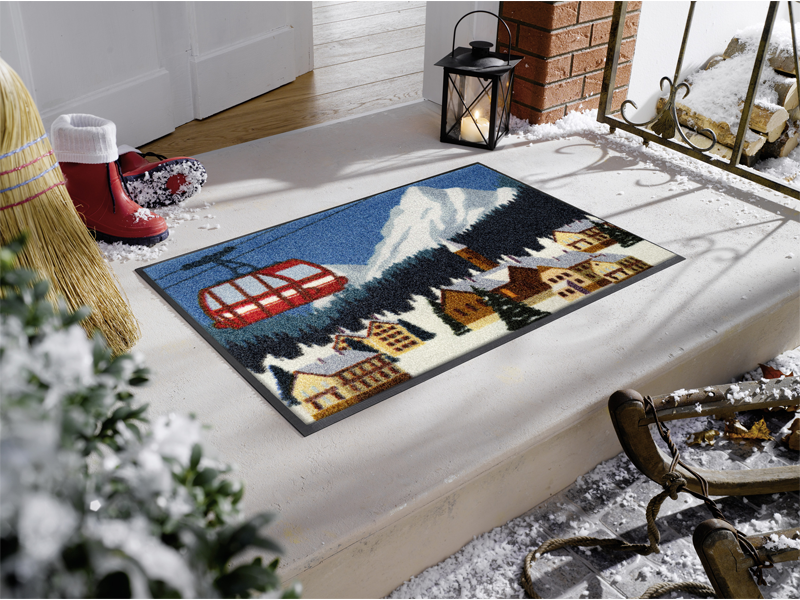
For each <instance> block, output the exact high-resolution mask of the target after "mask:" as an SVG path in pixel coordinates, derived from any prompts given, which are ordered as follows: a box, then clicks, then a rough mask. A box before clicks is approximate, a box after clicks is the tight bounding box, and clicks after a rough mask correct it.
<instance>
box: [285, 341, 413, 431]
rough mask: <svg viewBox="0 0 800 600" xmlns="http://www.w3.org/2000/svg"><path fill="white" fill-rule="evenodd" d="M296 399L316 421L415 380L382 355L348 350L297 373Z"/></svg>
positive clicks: (294, 391) (316, 362)
mask: <svg viewBox="0 0 800 600" xmlns="http://www.w3.org/2000/svg"><path fill="white" fill-rule="evenodd" d="M294 376H295V378H294V386H293V388H292V395H293V396H294V397H295V399H297V400H298V401H299V402H300V403H301V404H302V405H303V407H304V408H305V410H306V411H307V412H308V413H309V414H310V415H311V416H312V418H313V419H314V420H315V421H316V420H319V419H323V418H325V417H328V416H330V415H332V414H334V413H337V412H339V411H340V410H342V409H344V408H347V407H348V406H352V405H354V404H357V403H359V402H361V401H362V400H364V399H366V398H369V397H370V396H373V395H375V394H377V393H378V392H381V391H383V390H386V389H388V388H390V387H392V386H394V385H397V384H398V383H401V382H403V381H406V380H407V379H411V376H410V375H409V374H408V373H406V372H405V371H403V370H402V369H400V368H399V367H398V366H396V365H394V364H393V363H392V362H391V360H389V357H388V356H386V355H385V354H381V353H378V352H375V353H371V352H362V351H359V350H345V351H344V352H341V353H337V354H331V355H329V356H326V357H325V358H320V359H317V360H316V361H314V362H312V363H309V364H307V365H305V366H303V367H300V368H299V369H297V370H295V371H294Z"/></svg>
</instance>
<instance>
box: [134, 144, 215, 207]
mask: <svg viewBox="0 0 800 600" xmlns="http://www.w3.org/2000/svg"><path fill="white" fill-rule="evenodd" d="M120 150H121V153H120V155H119V164H120V167H121V168H122V176H123V177H124V179H125V185H126V186H127V188H128V191H129V192H130V194H131V198H133V200H134V201H135V202H136V203H137V204H139V205H140V206H146V207H148V206H167V205H169V204H175V203H177V202H183V201H184V200H186V199H187V198H189V197H191V196H193V195H195V194H196V193H197V192H199V191H200V188H201V187H203V184H204V183H205V182H206V178H207V175H206V170H205V168H204V167H203V165H202V164H200V161H198V160H195V159H194V158H188V157H186V156H179V157H176V158H166V157H165V156H160V155H158V154H153V153H152V152H147V153H145V154H144V155H142V154H140V153H139V152H137V151H135V150H132V151H129V152H122V150H123V148H121V149H120ZM145 156H155V157H156V158H158V159H160V160H159V162H154V163H151V162H148V161H147V159H145Z"/></svg>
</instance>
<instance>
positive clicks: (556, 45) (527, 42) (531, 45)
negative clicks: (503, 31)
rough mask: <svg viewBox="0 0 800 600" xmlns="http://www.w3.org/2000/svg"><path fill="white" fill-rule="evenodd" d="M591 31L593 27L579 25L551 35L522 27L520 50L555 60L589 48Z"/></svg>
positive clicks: (520, 31)
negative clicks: (554, 58)
mask: <svg viewBox="0 0 800 600" xmlns="http://www.w3.org/2000/svg"><path fill="white" fill-rule="evenodd" d="M591 30H592V26H591V25H579V26H577V27H570V28H569V29H562V30H561V31H557V32H555V33H552V34H551V33H546V32H544V31H539V30H538V29H533V28H532V27H526V26H524V25H522V26H520V29H519V42H518V43H519V48H520V49H521V50H523V51H527V52H530V53H531V54H535V55H537V56H540V57H543V58H553V57H555V56H559V55H561V54H566V53H568V52H573V51H575V50H580V49H582V48H587V47H588V46H589V37H590V35H591Z"/></svg>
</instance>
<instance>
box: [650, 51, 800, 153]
mask: <svg viewBox="0 0 800 600" xmlns="http://www.w3.org/2000/svg"><path fill="white" fill-rule="evenodd" d="M783 39H784V40H785V36H784V38H783ZM789 39H790V38H789ZM780 42H781V38H780V37H779V41H778V43H775V42H774V41H773V42H772V43H771V44H770V47H769V50H768V53H767V61H768V64H765V65H764V69H763V72H762V78H761V82H760V84H759V87H758V90H757V93H756V100H755V102H754V103H753V108H752V111H751V113H750V122H749V124H748V125H749V127H748V130H747V131H746V133H745V142H744V146H743V148H742V157H741V162H742V163H743V164H745V165H747V166H753V165H754V164H755V163H757V162H758V161H760V160H762V159H765V158H782V157H785V156H788V155H789V153H790V152H791V151H792V150H794V149H795V147H796V146H797V145H798V141H800V107H798V93H797V92H798V90H797V78H796V76H795V62H794V55H793V53H792V49H791V44H786V43H785V41H784V42H783V43H780ZM756 48H757V43H756V44H754V43H753V40H752V39H745V40H743V39H740V38H739V37H734V38H733V39H732V40H731V41H730V43H729V44H728V47H727V48H726V49H725V51H724V52H723V53H722V54H721V55H717V56H714V57H712V58H711V59H709V60H708V61H707V63H706V65H705V67H704V68H703V69H700V70H699V71H698V72H696V73H694V74H693V75H692V76H690V77H689V78H687V82H688V83H689V84H690V85H691V92H690V93H689V94H688V95H687V96H685V97H681V96H682V91H679V92H678V95H677V100H676V103H675V108H676V112H677V115H678V120H679V121H680V123H681V125H683V126H685V128H690V129H692V130H694V132H693V133H692V132H687V133H688V135H687V137H688V138H689V140H690V141H691V142H692V143H693V144H694V145H695V146H698V147H701V148H704V149H705V148H708V147H709V146H710V145H711V142H712V140H711V138H710V137H706V136H704V135H702V134H700V133H698V132H699V131H700V130H703V129H709V130H711V131H713V132H714V134H715V135H716V138H717V143H716V144H715V145H714V147H713V148H712V149H711V150H709V152H711V153H712V154H716V155H718V156H720V157H722V158H724V159H726V160H730V158H731V156H732V153H733V151H732V148H733V146H734V143H735V141H736V134H737V132H738V126H739V121H740V119H741V114H742V107H743V105H744V99H745V97H746V95H747V87H748V83H749V80H750V77H751V75H752V67H753V61H754V59H755V49H756ZM748 65H749V66H748ZM735 84H738V85H735ZM666 101H667V99H666V98H661V99H659V101H658V104H657V109H658V111H659V112H660V111H661V110H662V108H663V107H664V105H665V103H666Z"/></svg>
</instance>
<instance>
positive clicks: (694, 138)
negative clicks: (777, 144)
mask: <svg viewBox="0 0 800 600" xmlns="http://www.w3.org/2000/svg"><path fill="white" fill-rule="evenodd" d="M686 137H688V138H689V141H690V142H692V143H693V144H694V145H695V146H700V147H701V148H707V147H708V145H709V144H710V143H711V138H709V137H706V136H704V135H701V134H699V133H695V134H694V135H689V136H686ZM759 138H760V142H759V143H751V144H745V147H744V148H743V149H742V156H741V158H740V159H739V162H740V163H741V164H743V165H747V166H748V167H752V166H753V165H754V164H756V163H757V162H758V161H759V160H761V158H762V155H761V149H762V147H763V146H764V142H766V138H765V137H764V136H759ZM707 152H709V153H711V154H714V155H716V156H719V157H720V158H722V159H723V160H726V161H728V162H730V160H731V157H733V150H731V149H730V148H728V147H727V146H723V145H722V144H719V143H717V144H714V147H713V148H711V149H710V150H707Z"/></svg>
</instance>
